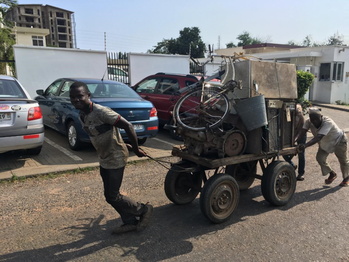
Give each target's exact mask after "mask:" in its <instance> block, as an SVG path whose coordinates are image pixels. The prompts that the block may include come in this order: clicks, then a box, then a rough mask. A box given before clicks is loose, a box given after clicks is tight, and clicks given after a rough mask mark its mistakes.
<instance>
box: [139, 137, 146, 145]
mask: <svg viewBox="0 0 349 262" xmlns="http://www.w3.org/2000/svg"><path fill="white" fill-rule="evenodd" d="M146 141H147V138H146V137H143V138H139V139H138V145H140V146H141V145H144V144H145V142H146Z"/></svg>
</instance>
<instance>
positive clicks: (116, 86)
mask: <svg viewBox="0 0 349 262" xmlns="http://www.w3.org/2000/svg"><path fill="white" fill-rule="evenodd" d="M87 87H88V89H89V90H90V92H91V96H92V97H94V98H113V97H114V98H115V97H117V98H119V97H120V98H139V95H138V94H137V93H136V92H135V91H134V90H133V89H131V88H130V87H129V86H127V85H124V84H122V83H117V82H115V83H98V84H96V83H90V84H89V83H88V84H87Z"/></svg>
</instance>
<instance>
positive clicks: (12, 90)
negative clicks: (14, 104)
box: [0, 79, 27, 98]
mask: <svg viewBox="0 0 349 262" xmlns="http://www.w3.org/2000/svg"><path fill="white" fill-rule="evenodd" d="M0 97H3V98H12V97H15V98H27V97H26V95H25V93H24V92H23V90H22V88H21V86H20V85H19V84H18V83H17V82H16V81H13V80H5V79H0Z"/></svg>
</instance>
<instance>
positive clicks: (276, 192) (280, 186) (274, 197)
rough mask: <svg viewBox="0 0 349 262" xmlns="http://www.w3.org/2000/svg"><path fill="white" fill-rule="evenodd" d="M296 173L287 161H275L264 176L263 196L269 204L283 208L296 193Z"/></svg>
mask: <svg viewBox="0 0 349 262" xmlns="http://www.w3.org/2000/svg"><path fill="white" fill-rule="evenodd" d="M296 184H297V179H296V172H295V170H294V168H293V167H292V166H291V165H290V164H289V163H287V162H285V161H274V162H272V163H271V164H270V165H269V166H268V167H267V168H266V170H265V173H264V174H263V176H262V194H263V196H264V198H265V200H267V201H268V202H269V203H271V204H273V205H275V206H283V205H286V204H287V203H288V201H289V200H290V199H291V198H292V196H293V194H294V192H295V191H296Z"/></svg>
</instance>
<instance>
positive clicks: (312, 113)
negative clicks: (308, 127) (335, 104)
mask: <svg viewBox="0 0 349 262" xmlns="http://www.w3.org/2000/svg"><path fill="white" fill-rule="evenodd" d="M309 119H310V122H311V123H312V124H313V125H314V126H315V127H316V128H319V127H320V126H321V123H322V114H321V111H320V109H318V108H314V109H310V110H309Z"/></svg>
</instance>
